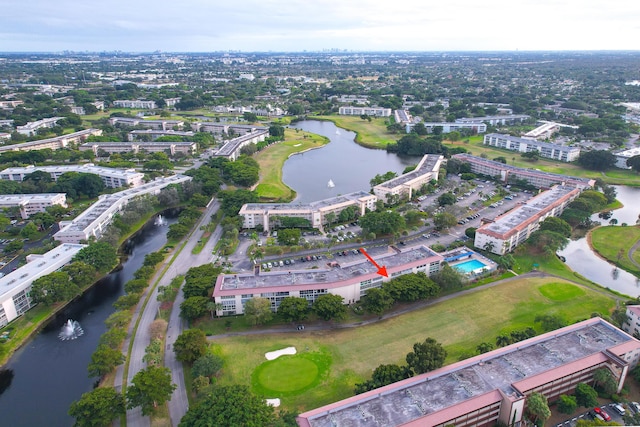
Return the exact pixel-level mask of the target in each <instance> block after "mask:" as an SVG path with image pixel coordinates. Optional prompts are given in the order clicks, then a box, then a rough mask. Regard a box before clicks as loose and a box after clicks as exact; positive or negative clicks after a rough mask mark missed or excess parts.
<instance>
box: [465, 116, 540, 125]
mask: <svg viewBox="0 0 640 427" xmlns="http://www.w3.org/2000/svg"><path fill="white" fill-rule="evenodd" d="M530 118H531V116H528V115H526V114H506V115H502V116H484V117H462V118H459V119H456V123H467V124H474V123H475V124H479V123H488V124H490V125H491V126H496V125H503V126H504V125H514V124H517V123H523V122H525V121H527V120H529V119H530Z"/></svg>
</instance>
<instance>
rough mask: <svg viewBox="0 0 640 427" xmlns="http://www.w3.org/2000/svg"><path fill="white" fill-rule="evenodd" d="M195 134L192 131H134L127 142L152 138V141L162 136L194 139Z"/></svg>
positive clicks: (129, 134) (128, 136)
mask: <svg viewBox="0 0 640 427" xmlns="http://www.w3.org/2000/svg"><path fill="white" fill-rule="evenodd" d="M193 135H194V133H193V132H191V131H186V132H183V131H179V130H172V129H169V130H160V129H144V130H141V129H137V130H132V131H131V132H129V133H128V134H127V140H129V141H137V140H140V139H147V137H148V138H150V139H151V140H152V141H155V140H156V139H158V138H160V137H162V136H179V137H181V138H189V139H193Z"/></svg>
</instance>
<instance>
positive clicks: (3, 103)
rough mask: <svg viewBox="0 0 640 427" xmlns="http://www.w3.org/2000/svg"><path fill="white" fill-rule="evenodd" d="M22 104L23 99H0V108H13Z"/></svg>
mask: <svg viewBox="0 0 640 427" xmlns="http://www.w3.org/2000/svg"><path fill="white" fill-rule="evenodd" d="M22 104H24V101H20V100H18V99H15V100H10V101H0V110H13V109H14V108H16V107H17V106H18V105H22Z"/></svg>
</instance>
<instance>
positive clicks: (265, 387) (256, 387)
mask: <svg viewBox="0 0 640 427" xmlns="http://www.w3.org/2000/svg"><path fill="white" fill-rule="evenodd" d="M330 365H331V356H329V355H328V354H325V353H322V352H305V353H301V354H296V355H293V356H280V357H279V358H277V359H275V360H270V361H268V362H264V363H263V364H262V365H260V366H258V367H257V368H256V369H255V371H253V375H252V379H251V387H252V389H253V391H254V392H255V393H257V394H259V395H261V396H266V397H267V398H268V397H269V396H278V397H283V396H288V395H297V394H300V393H303V392H305V391H307V390H310V389H311V388H313V387H315V386H317V385H318V384H319V383H320V382H321V381H322V380H324V379H326V377H327V375H328V373H329V367H330Z"/></svg>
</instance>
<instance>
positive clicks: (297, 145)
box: [255, 129, 329, 201]
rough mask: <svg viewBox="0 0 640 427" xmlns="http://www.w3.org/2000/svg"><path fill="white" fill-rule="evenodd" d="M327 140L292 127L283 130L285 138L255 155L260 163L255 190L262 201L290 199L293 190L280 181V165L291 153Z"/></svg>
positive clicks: (293, 193) (308, 148)
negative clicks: (258, 177)
mask: <svg viewBox="0 0 640 427" xmlns="http://www.w3.org/2000/svg"><path fill="white" fill-rule="evenodd" d="M328 142H329V140H328V139H327V138H325V137H322V136H319V135H314V134H310V133H307V132H303V131H300V130H298V131H296V130H293V129H286V130H285V140H284V141H283V142H278V143H276V144H272V145H270V146H268V147H267V148H265V149H264V150H262V151H260V152H259V153H258V154H256V155H255V159H256V161H257V162H258V164H260V181H259V183H258V186H257V187H256V192H257V193H258V196H260V198H261V199H262V201H271V200H282V201H291V200H293V199H294V198H295V196H296V194H295V192H294V191H293V190H292V189H291V188H289V187H287V186H286V185H285V183H284V182H282V166H283V165H284V162H285V161H286V160H287V159H288V158H289V156H291V155H292V154H295V153H299V152H301V151H306V150H310V149H312V148H319V147H322V146H323V145H324V144H327V143H328Z"/></svg>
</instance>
